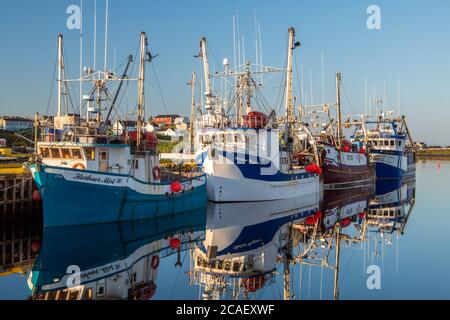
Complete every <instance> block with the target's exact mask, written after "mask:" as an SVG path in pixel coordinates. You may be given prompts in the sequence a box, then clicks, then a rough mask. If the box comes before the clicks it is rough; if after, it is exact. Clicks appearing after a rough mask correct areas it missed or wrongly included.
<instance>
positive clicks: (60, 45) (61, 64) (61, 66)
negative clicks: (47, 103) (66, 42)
mask: <svg viewBox="0 0 450 320" xmlns="http://www.w3.org/2000/svg"><path fill="white" fill-rule="evenodd" d="M63 59H64V58H63V35H62V34H59V35H58V117H60V116H61V96H62V87H63V84H62V82H63V80H62V78H63V74H64V60H63Z"/></svg>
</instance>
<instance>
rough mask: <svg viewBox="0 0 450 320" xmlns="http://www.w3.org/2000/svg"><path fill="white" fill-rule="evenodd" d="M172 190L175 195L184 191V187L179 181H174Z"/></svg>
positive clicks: (171, 186)
mask: <svg viewBox="0 0 450 320" xmlns="http://www.w3.org/2000/svg"><path fill="white" fill-rule="evenodd" d="M170 190H171V191H172V192H173V193H178V192H181V191H183V185H182V184H181V183H179V182H178V181H174V182H172V184H171V185H170Z"/></svg>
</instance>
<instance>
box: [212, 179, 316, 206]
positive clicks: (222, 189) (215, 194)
mask: <svg viewBox="0 0 450 320" xmlns="http://www.w3.org/2000/svg"><path fill="white" fill-rule="evenodd" d="M207 190H208V200H209V201H212V202H216V203H227V202H261V201H274V200H283V199H290V198H296V197H302V196H307V195H311V194H318V192H319V178H318V177H311V178H304V179H299V180H292V181H261V180H253V179H245V178H243V179H230V178H227V177H218V176H208V184H207Z"/></svg>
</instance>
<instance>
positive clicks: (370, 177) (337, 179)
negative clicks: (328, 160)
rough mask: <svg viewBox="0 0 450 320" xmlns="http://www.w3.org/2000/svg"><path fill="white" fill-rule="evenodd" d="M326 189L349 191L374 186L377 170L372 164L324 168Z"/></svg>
mask: <svg viewBox="0 0 450 320" xmlns="http://www.w3.org/2000/svg"><path fill="white" fill-rule="evenodd" d="M323 175H324V189H325V190H333V189H347V188H359V187H362V186H366V185H373V184H374V181H375V169H374V166H373V165H372V164H367V165H362V166H347V165H338V166H324V168H323Z"/></svg>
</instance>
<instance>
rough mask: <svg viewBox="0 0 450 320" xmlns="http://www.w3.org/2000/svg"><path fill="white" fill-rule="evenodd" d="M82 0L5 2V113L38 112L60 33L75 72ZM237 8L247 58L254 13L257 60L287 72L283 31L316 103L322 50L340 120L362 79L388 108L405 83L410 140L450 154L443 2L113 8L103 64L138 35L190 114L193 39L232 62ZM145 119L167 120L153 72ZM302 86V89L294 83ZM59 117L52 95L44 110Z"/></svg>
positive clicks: (180, 1)
mask: <svg viewBox="0 0 450 320" xmlns="http://www.w3.org/2000/svg"><path fill="white" fill-rule="evenodd" d="M93 2H94V0H84V6H85V8H84V9H85V12H84V13H85V14H84V26H85V49H86V50H85V53H84V54H85V57H86V60H85V64H90V63H92V34H93V32H92V29H93V27H92V21H93V19H92V16H93V14H92V12H93ZM104 3H105V2H104V0H98V6H99V14H98V19H99V21H98V25H99V27H98V38H99V43H98V52H99V54H98V61H99V62H101V61H103V55H102V51H103V34H102V33H103V16H104ZM71 4H79V0H42V1H32V0H14V1H12V0H5V1H2V4H1V10H0V43H1V50H0V66H1V68H0V70H1V76H0V114H19V115H32V114H33V112H35V111H39V112H41V113H45V111H46V110H47V104H48V100H49V93H50V86H51V82H52V77H53V68H54V63H55V54H56V37H57V34H58V33H59V32H61V33H63V34H64V35H65V41H66V42H65V46H66V50H67V52H68V59H69V61H68V64H69V66H68V67H69V72H70V73H71V75H72V76H77V75H78V68H79V66H78V58H79V56H78V50H79V46H78V43H79V33H78V31H77V30H72V31H71V30H68V29H67V28H66V19H67V17H68V15H67V14H66V8H67V7H68V6H69V5H71ZM371 4H377V5H379V6H380V7H381V19H382V30H375V31H370V30H368V29H367V28H366V19H367V17H368V15H367V14H366V9H367V7H368V6H369V5H371ZM236 9H238V10H239V16H240V17H239V18H240V26H241V33H242V35H244V37H245V39H246V53H247V56H248V57H249V58H251V59H253V60H254V55H255V54H254V52H255V47H254V42H255V31H254V24H255V22H254V21H255V11H256V16H257V19H258V20H259V21H260V23H261V31H262V44H263V50H264V53H263V55H264V62H265V64H269V65H272V66H283V65H284V63H285V51H286V50H285V43H286V32H287V28H288V27H289V26H290V25H292V26H294V27H295V28H296V30H297V37H298V38H299V39H300V40H301V42H302V43H303V47H302V48H301V49H300V51H298V59H299V61H301V62H302V63H303V65H304V69H305V87H306V88H308V90H309V87H310V83H309V82H310V81H309V73H310V70H312V73H313V88H314V100H315V101H316V102H321V100H322V92H321V91H322V90H321V53H322V52H323V53H324V57H325V78H326V83H325V89H326V97H327V100H330V99H334V89H333V81H334V79H333V77H334V73H335V72H336V71H340V72H342V74H343V83H344V87H345V90H346V92H347V94H348V97H349V100H350V102H351V107H350V103H349V102H348V100H347V99H344V102H345V104H346V106H345V108H346V111H347V112H350V111H351V110H352V109H353V110H354V111H355V112H359V113H362V112H363V111H364V79H365V77H366V76H367V77H368V79H369V84H370V88H369V89H370V91H374V90H375V89H376V90H377V92H378V95H379V97H380V98H382V92H383V84H384V81H386V82H387V92H388V102H391V103H390V104H391V105H393V108H395V106H394V105H395V104H396V101H397V94H396V90H397V89H396V88H397V79H398V78H400V81H401V107H402V113H405V114H406V115H407V116H408V119H409V123H410V126H411V128H412V130H413V134H414V136H415V138H416V139H417V140H424V141H427V142H430V143H435V144H445V145H450V139H448V138H447V137H448V136H450V126H449V125H448V119H449V118H450V108H449V107H450V83H449V80H448V75H449V74H450V59H449V57H450V42H449V41H448V40H449V36H450V1H448V0H428V1H425V0H409V1H406V0H395V1H392V0H389V1H388V0H374V1H366V0H341V1H333V0H328V1H325V0H317V1H306V0H295V1H294V0H291V1H288V0H279V1H274V0H273V1H269V0H265V1H258V0H231V1H214V0H191V1H186V0H175V1H174V0H172V1H152V0H131V1H125V0H110V29H109V39H110V41H109V49H110V50H109V56H110V62H111V65H112V57H113V50H114V49H116V55H117V59H116V60H117V65H120V64H122V63H123V61H124V60H125V58H126V56H127V55H128V54H130V53H134V51H135V49H136V46H137V42H138V36H139V32H140V31H146V32H147V33H148V35H149V38H150V48H151V50H152V51H153V52H154V53H160V54H161V56H160V57H158V58H157V60H155V62H154V67H155V69H156V71H157V74H158V77H159V80H160V83H161V90H162V92H163V95H164V98H165V100H166V104H167V109H168V112H170V113H180V114H188V112H189V104H190V88H189V87H188V86H187V85H186V82H187V81H188V80H189V78H190V76H191V73H192V71H194V70H198V66H199V62H198V60H196V59H194V58H193V55H194V54H197V53H198V46H199V44H198V43H199V39H200V37H201V36H206V37H207V38H208V40H209V45H210V48H211V49H212V50H213V53H214V57H212V64H213V65H214V63H215V61H219V62H220V61H221V60H222V59H223V58H224V57H229V58H230V59H231V58H232V57H233V42H232V16H233V14H235V13H236ZM148 70H149V71H148V79H149V81H148V89H147V90H148V96H147V107H148V110H147V113H148V114H153V115H155V114H158V113H163V112H165V109H164V107H163V103H162V101H161V97H160V95H159V92H158V89H157V86H156V84H155V81H154V80H155V79H154V76H153V73H152V70H151V69H148ZM297 88H298V85H297ZM55 109H56V106H55V99H54V97H53V100H52V104H51V106H50V111H51V112H53V111H54V110H55Z"/></svg>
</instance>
